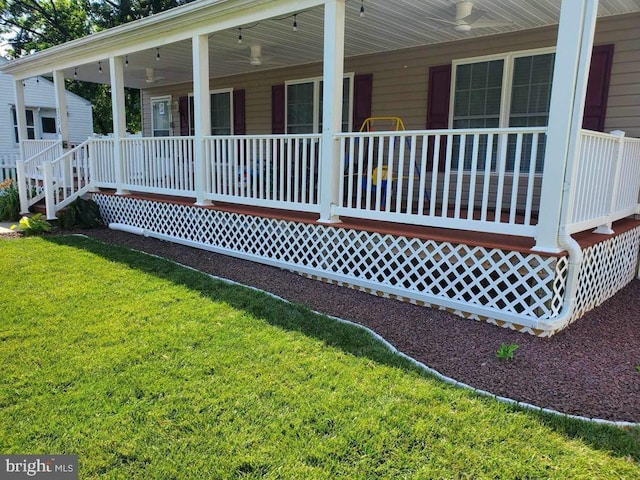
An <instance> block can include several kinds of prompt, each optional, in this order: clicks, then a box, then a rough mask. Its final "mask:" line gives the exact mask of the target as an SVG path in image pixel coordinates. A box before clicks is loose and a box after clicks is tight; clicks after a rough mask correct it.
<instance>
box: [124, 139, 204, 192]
mask: <svg viewBox="0 0 640 480" xmlns="http://www.w3.org/2000/svg"><path fill="white" fill-rule="evenodd" d="M121 148H122V165H123V169H122V172H123V177H124V178H123V183H122V186H123V188H124V189H126V190H135V191H138V192H149V193H162V194H165V195H177V196H185V197H193V196H194V192H195V183H194V169H193V168H194V167H193V137H160V138H123V139H122V140H121ZM113 172H115V170H113Z"/></svg>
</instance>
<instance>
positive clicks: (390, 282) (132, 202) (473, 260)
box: [94, 194, 567, 323]
mask: <svg viewBox="0 0 640 480" xmlns="http://www.w3.org/2000/svg"><path fill="white" fill-rule="evenodd" d="M94 199H95V200H96V202H98V204H99V205H100V207H101V210H102V214H103V217H104V219H105V221H106V222H107V223H112V222H114V223H122V224H126V225H130V226H134V227H138V228H143V229H146V230H149V231H151V232H156V233H160V234H163V235H167V236H170V237H173V238H176V239H181V240H187V241H190V242H195V243H197V244H200V245H202V246H203V248H209V249H215V250H219V251H228V252H234V253H235V254H236V255H238V254H240V255H241V256H244V257H245V258H249V259H251V260H257V261H260V260H268V261H269V262H270V263H273V262H276V263H277V264H279V265H280V266H281V267H283V268H286V269H290V270H293V271H298V272H301V273H305V274H308V275H309V274H313V275H316V276H318V277H321V278H326V279H329V280H331V281H339V282H344V283H347V284H349V285H353V286H357V287H360V288H363V289H365V290H367V291H369V290H371V291H381V292H386V293H389V294H391V295H393V296H404V297H407V298H408V299H412V300H416V301H421V302H433V301H434V297H435V298H436V299H437V298H440V299H446V300H447V301H448V302H452V301H453V302H455V304H456V305H459V308H460V310H461V311H462V312H464V311H465V306H467V308H468V306H470V305H473V306H476V307H481V308H483V309H485V311H492V312H495V318H497V319H499V318H501V315H500V314H501V313H505V314H509V315H516V316H518V317H519V318H523V319H528V320H529V321H528V322H526V323H531V320H537V319H549V318H551V317H553V316H554V315H556V314H557V313H558V312H559V310H560V307H561V304H562V294H563V293H564V285H565V282H566V270H567V266H566V260H565V259H564V258H562V257H561V258H554V257H544V256H539V255H536V254H529V253H521V252H513V251H503V250H498V249H490V248H482V247H477V246H468V245H463V244H453V243H447V242H435V241H431V240H429V241H424V240H419V239H415V238H406V237H398V236H393V235H389V234H380V233H371V232H363V231H355V230H349V229H345V228H339V227H335V226H327V225H320V224H302V223H297V222H290V221H283V220H277V219H270V218H262V217H255V216H250V215H242V214H237V213H230V212H221V211H216V210H212V209H206V208H199V207H195V206H190V205H178V204H172V203H164V202H154V201H148V200H142V199H134V198H130V197H118V196H114V195H104V194H95V195H94ZM467 311H468V310H467ZM503 318H504V315H503Z"/></svg>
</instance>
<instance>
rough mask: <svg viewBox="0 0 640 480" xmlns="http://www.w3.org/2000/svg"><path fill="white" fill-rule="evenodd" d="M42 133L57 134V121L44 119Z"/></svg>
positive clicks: (48, 118) (49, 118)
mask: <svg viewBox="0 0 640 480" xmlns="http://www.w3.org/2000/svg"><path fill="white" fill-rule="evenodd" d="M41 120H42V133H57V132H56V119H55V118H51V117H42V119H41Z"/></svg>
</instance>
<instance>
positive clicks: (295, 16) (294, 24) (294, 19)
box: [293, 14, 298, 32]
mask: <svg viewBox="0 0 640 480" xmlns="http://www.w3.org/2000/svg"><path fill="white" fill-rule="evenodd" d="M293 31H294V32H297V31H298V14H295V15H294V16H293Z"/></svg>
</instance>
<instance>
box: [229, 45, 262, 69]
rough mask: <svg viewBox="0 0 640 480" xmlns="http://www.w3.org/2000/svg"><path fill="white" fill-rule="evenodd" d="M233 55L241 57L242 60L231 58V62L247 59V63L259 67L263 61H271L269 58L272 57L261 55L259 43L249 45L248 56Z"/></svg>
mask: <svg viewBox="0 0 640 480" xmlns="http://www.w3.org/2000/svg"><path fill="white" fill-rule="evenodd" d="M235 57H237V58H242V60H231V61H232V62H235V63H239V62H246V61H248V62H249V65H252V66H254V67H259V66H261V65H262V64H263V63H264V62H269V63H271V58H272V57H263V56H262V45H260V44H259V43H256V44H254V45H251V46H249V56H248V57H247V56H245V55H235Z"/></svg>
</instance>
